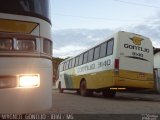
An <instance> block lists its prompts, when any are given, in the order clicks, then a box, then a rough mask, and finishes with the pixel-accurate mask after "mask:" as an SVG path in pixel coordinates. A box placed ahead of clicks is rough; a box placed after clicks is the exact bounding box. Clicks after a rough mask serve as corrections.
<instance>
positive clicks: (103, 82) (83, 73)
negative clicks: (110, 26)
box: [56, 31, 154, 97]
mask: <svg viewBox="0 0 160 120" xmlns="http://www.w3.org/2000/svg"><path fill="white" fill-rule="evenodd" d="M56 87H57V88H59V91H60V92H63V90H77V93H79V94H81V95H82V96H90V95H92V94H93V92H94V91H95V92H101V93H102V94H103V95H104V96H105V97H114V96H115V94H116V91H119V90H139V89H153V88H154V79H153V47H152V43H151V41H150V39H149V38H147V37H144V36H142V35H138V34H134V33H129V32H125V31H119V32H117V33H115V34H114V35H112V36H110V37H108V38H107V39H105V41H103V42H101V43H99V44H97V45H95V46H94V47H91V48H89V49H87V50H85V51H84V52H82V53H80V54H78V55H76V56H75V57H71V58H69V59H67V60H65V61H63V62H61V63H60V65H59V77H58V80H57V81H56Z"/></svg>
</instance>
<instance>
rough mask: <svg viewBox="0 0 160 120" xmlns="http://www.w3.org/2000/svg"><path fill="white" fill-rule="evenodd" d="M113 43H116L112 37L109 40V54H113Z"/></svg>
mask: <svg viewBox="0 0 160 120" xmlns="http://www.w3.org/2000/svg"><path fill="white" fill-rule="evenodd" d="M113 44H114V42H113V39H111V40H110V41H108V45H107V56H108V55H112V54H113Z"/></svg>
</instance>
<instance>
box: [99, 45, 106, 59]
mask: <svg viewBox="0 0 160 120" xmlns="http://www.w3.org/2000/svg"><path fill="white" fill-rule="evenodd" d="M106 52H107V42H105V43H103V44H101V48H100V58H102V57H105V56H106Z"/></svg>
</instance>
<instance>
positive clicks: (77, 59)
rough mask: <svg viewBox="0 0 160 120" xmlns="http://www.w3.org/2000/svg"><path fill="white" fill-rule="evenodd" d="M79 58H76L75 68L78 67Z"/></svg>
mask: <svg viewBox="0 0 160 120" xmlns="http://www.w3.org/2000/svg"><path fill="white" fill-rule="evenodd" d="M78 61H79V56H77V57H76V64H75V66H78Z"/></svg>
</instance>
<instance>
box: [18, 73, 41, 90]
mask: <svg viewBox="0 0 160 120" xmlns="http://www.w3.org/2000/svg"><path fill="white" fill-rule="evenodd" d="M39 85H40V78H39V75H20V76H19V87H26V88H28V87H38V86H39Z"/></svg>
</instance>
